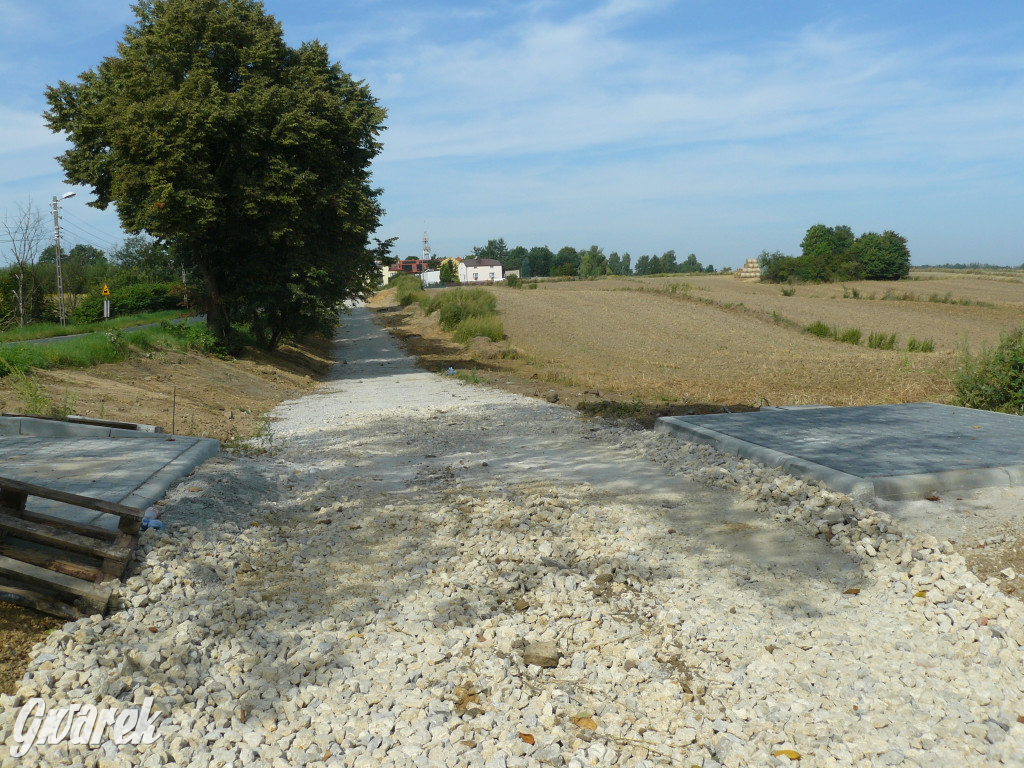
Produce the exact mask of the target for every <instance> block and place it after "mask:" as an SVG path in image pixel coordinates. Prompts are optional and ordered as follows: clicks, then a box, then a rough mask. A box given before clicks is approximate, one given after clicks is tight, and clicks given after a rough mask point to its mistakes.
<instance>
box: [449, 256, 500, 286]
mask: <svg viewBox="0 0 1024 768" xmlns="http://www.w3.org/2000/svg"><path fill="white" fill-rule="evenodd" d="M504 279H505V277H504V276H503V274H502V271H501V262H500V261H497V260H496V259H464V260H463V261H462V262H460V263H459V282H460V283H493V282H495V281H497V280H504Z"/></svg>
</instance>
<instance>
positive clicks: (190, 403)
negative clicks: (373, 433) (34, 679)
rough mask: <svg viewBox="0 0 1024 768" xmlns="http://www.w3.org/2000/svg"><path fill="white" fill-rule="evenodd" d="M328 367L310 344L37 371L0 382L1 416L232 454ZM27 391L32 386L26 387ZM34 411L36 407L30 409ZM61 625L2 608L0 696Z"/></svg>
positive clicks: (324, 349)
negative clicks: (159, 437)
mask: <svg viewBox="0 0 1024 768" xmlns="http://www.w3.org/2000/svg"><path fill="white" fill-rule="evenodd" d="M329 362H330V343H329V342H328V341H326V340H320V339H310V340H307V341H306V342H304V343H302V344H297V345H286V346H284V347H282V348H281V349H279V350H277V351H275V352H273V353H266V352H261V351H257V350H249V351H247V353H246V354H245V355H244V356H242V357H240V358H238V359H219V358H216V357H212V356H209V355H201V354H198V353H181V352H174V351H164V352H154V353H152V354H150V355H144V356H139V357H134V358H132V359H130V360H128V361H126V362H123V363H114V364H105V365H98V366H95V367H93V368H85V369H74V370H62V371H40V372H38V373H36V374H33V376H31V377H30V382H32V383H33V384H34V385H35V386H36V387H37V390H36V391H34V392H32V391H26V389H25V386H24V385H19V384H18V382H16V381H15V380H13V379H12V378H10V377H7V378H4V379H0V410H3V411H4V412H13V413H25V412H27V411H30V410H35V411H36V412H38V411H39V410H40V406H42V410H44V411H45V410H46V409H47V408H53V409H56V410H70V411H71V412H72V413H75V414H78V415H80V416H92V417H95V418H106V419H117V420H121V421H130V422H137V423H143V424H155V425H157V426H160V427H163V428H164V430H166V431H167V432H170V431H171V427H172V424H173V426H174V431H175V433H176V434H180V435H195V436H200V437H213V438H217V439H219V440H221V441H222V444H223V446H224V448H225V449H226V450H231V449H232V448H233V446H235V445H237V444H238V443H239V442H240V441H242V440H245V439H247V438H250V437H253V436H255V435H257V434H259V433H260V432H261V431H262V430H263V429H264V424H265V421H264V414H265V413H267V412H268V411H269V410H271V409H272V408H273V407H274V406H276V405H277V404H278V403H280V402H282V401H284V400H288V399H290V398H294V397H299V396H301V395H302V394H304V393H306V392H309V391H311V390H312V389H314V388H315V387H316V386H317V382H318V379H319V378H320V377H321V376H322V375H323V373H324V372H325V371H326V370H327V366H328V365H329ZM30 386H32V385H31V384H30ZM33 406H34V408H33ZM61 623H62V622H61V620H59V619H54V618H51V617H49V616H43V615H41V614H38V613H36V612H34V611H30V610H27V609H25V608H21V607H20V606H16V605H11V604H9V603H4V602H0V646H2V647H4V648H5V649H6V652H5V653H4V654H2V655H0V693H13V692H14V690H15V689H16V688H17V684H18V681H19V680H20V678H21V675H22V671H23V669H24V666H25V663H26V661H27V659H28V654H29V651H30V650H31V649H32V647H33V646H34V645H35V644H36V643H37V642H38V641H39V640H40V639H41V638H42V637H43V636H44V635H45V634H46V633H47V632H48V631H50V630H52V629H54V628H56V627H59V626H60V625H61Z"/></svg>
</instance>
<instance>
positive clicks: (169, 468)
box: [120, 435, 220, 509]
mask: <svg viewBox="0 0 1024 768" xmlns="http://www.w3.org/2000/svg"><path fill="white" fill-rule="evenodd" d="M162 437H163V438H164V439H165V440H166V439H167V436H166V435H162ZM188 439H190V440H195V441H196V442H195V443H194V444H193V445H192V446H190V447H189V448H187V449H186V450H184V451H182V452H181V453H180V454H179V455H178V456H177V458H175V459H174V460H173V461H170V462H168V463H167V464H165V465H164V466H163V467H161V468H160V469H158V470H157V471H156V472H154V473H153V474H152V475H150V477H149V478H148V479H147V480H146V481H145V482H143V483H142V485H140V486H139V487H138V488H136V489H135V490H134V491H132V492H131V493H130V494H128V495H127V496H125V497H124V498H123V499H121V500H120V503H121V504H124V505H125V506H126V507H135V508H136V509H145V508H146V507H149V506H151V505H153V504H156V502H158V501H160V499H162V498H163V497H164V494H165V493H167V489H168V488H170V487H171V486H172V485H174V484H175V483H177V482H178V481H179V480H181V479H182V478H183V477H188V476H189V475H190V474H191V473H192V470H194V469H195V468H196V467H198V466H199V465H200V464H202V463H203V462H204V461H206V460H207V459H209V458H211V457H213V456H216V455H217V454H218V453H220V441H219V440H213V439H211V438H207V437H194V438H188Z"/></svg>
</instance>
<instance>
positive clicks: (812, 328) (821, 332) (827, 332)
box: [804, 320, 839, 339]
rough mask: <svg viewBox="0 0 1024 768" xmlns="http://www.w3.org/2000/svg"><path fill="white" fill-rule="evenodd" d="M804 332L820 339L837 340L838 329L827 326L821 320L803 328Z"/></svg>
mask: <svg viewBox="0 0 1024 768" xmlns="http://www.w3.org/2000/svg"><path fill="white" fill-rule="evenodd" d="M804 331H806V332H807V333H809V334H811V335H812V336H819V337H820V338H822V339H837V338H839V329H838V328H836V327H835V326H834V325H829V324H828V323H824V322H822V321H821V320H815V321H814V322H813V323H811V324H810V325H808V326H807V327H806V328H804Z"/></svg>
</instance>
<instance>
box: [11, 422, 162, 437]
mask: <svg viewBox="0 0 1024 768" xmlns="http://www.w3.org/2000/svg"><path fill="white" fill-rule="evenodd" d="M0 435H21V436H23V437H93V438H95V437H118V438H120V437H131V438H149V439H151V440H152V439H154V438H156V439H161V440H166V439H167V438H168V435H167V434H165V433H162V432H149V431H144V430H134V429H119V428H117V427H101V426H97V425H95V424H74V423H72V422H65V421H49V420H45V419H26V418H23V417H21V416H0Z"/></svg>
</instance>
